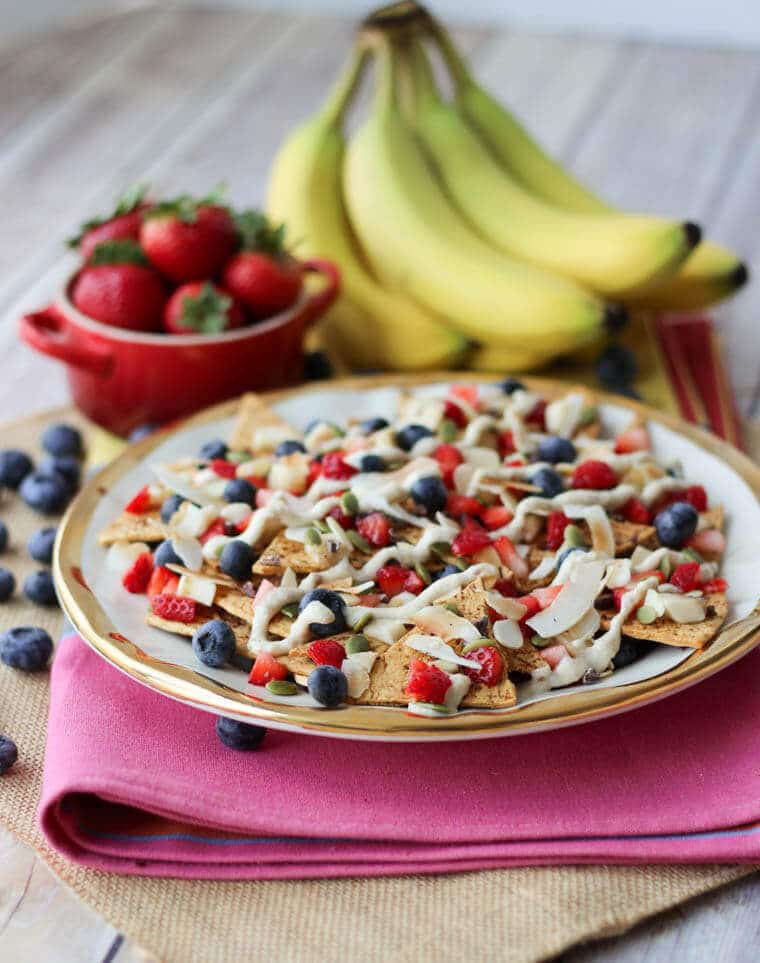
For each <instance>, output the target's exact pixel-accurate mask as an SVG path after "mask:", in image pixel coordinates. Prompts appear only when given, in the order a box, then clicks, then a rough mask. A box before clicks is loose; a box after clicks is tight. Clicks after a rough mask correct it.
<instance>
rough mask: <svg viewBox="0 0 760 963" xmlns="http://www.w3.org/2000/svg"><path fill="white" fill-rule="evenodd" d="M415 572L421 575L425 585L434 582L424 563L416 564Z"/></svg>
mask: <svg viewBox="0 0 760 963" xmlns="http://www.w3.org/2000/svg"><path fill="white" fill-rule="evenodd" d="M414 571H415V572H416V573H417V574H418V575H419V577H420V578H421V579H422V581H423V582H424V583H425V585H430V583H431V582H432V581H433V580H432V578H431V577H430V572H428V570H427V569H426V568H425V566H424V565H423V564H422V562H415V563H414Z"/></svg>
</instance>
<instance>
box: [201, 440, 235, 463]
mask: <svg viewBox="0 0 760 963" xmlns="http://www.w3.org/2000/svg"><path fill="white" fill-rule="evenodd" d="M227 450H228V449H227V445H226V444H225V443H224V442H223V441H222V440H221V438H214V439H213V440H212V441H207V442H206V444H205V445H203V447H202V448H201V450H200V452H199V453H198V454H199V455H200V457H201V458H206V459H208V461H213V460H214V459H215V458H226V457H227Z"/></svg>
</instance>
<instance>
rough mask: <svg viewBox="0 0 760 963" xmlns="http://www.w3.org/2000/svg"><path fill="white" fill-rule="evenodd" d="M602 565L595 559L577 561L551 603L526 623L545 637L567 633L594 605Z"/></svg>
mask: <svg viewBox="0 0 760 963" xmlns="http://www.w3.org/2000/svg"><path fill="white" fill-rule="evenodd" d="M605 567H606V566H605V563H604V562H603V561H597V560H593V561H584V562H583V564H579V565H578V566H577V568H576V569H575V572H574V573H573V576H572V578H571V580H570V581H569V582H566V583H565V584H564V585H563V586H562V591H561V592H560V593H559V595H558V596H557V597H556V599H555V600H554V601H553V602H552V604H551V605H549V606H548V607H547V608H545V609H544V610H543V612H539V613H538V614H537V615H534V616H533V618H532V619H529V620H528V625H529V626H530V627H531V628H532V629H533V631H534V632H537V633H538V634H539V635H540V636H542V637H543V638H545V639H550V638H553V637H554V636H555V635H558V634H559V633H560V632H566V631H567V630H568V629H569V628H571V627H572V626H573V625H575V624H576V622H579V621H580V619H581V618H582V617H583V616H584V615H585V614H586V612H588V610H589V609H590V608H592V607H593V605H594V601H595V600H596V597H597V595H598V594H599V590H600V588H601V582H602V577H603V576H604V570H605Z"/></svg>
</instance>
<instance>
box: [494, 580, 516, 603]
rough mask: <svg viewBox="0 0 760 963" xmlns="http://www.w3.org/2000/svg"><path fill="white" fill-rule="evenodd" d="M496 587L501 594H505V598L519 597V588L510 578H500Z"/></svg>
mask: <svg viewBox="0 0 760 963" xmlns="http://www.w3.org/2000/svg"><path fill="white" fill-rule="evenodd" d="M494 589H495V590H496V591H497V592H498V593H499V595H502V596H504V598H505V599H514V598H517V589H516V588H515V586H514V583H513V582H512V579H509V578H500V579H499V580H498V582H496V584H495V585H494Z"/></svg>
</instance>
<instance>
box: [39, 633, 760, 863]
mask: <svg viewBox="0 0 760 963" xmlns="http://www.w3.org/2000/svg"><path fill="white" fill-rule="evenodd" d="M40 820H41V823H42V828H43V830H44V832H45V834H46V836H47V838H48V840H49V841H50V842H51V843H52V845H53V846H55V847H56V848H57V849H59V850H61V851H62V852H64V853H65V854H66V855H68V856H69V857H71V858H72V859H74V860H76V861H77V862H80V863H84V864H86V865H88V866H92V867H95V868H98V869H103V870H110V871H113V872H118V873H133V874H143V875H153V876H180V877H203V878H210V879H274V878H307V877H323V876H376V875H390V874H399V873H440V872H450V871H456V870H470V869H479V868H485V867H488V868H493V867H500V866H526V865H539V864H547V863H553V864H556V863H639V862H647V863H651V862H660V861H663V862H704V861H724V862H755V861H760V650H757V651H755V652H753V653H751V654H750V655H748V656H747V657H746V658H744V659H743V660H742V661H741V662H739V663H737V664H736V665H735V666H733V667H731V668H729V669H727V670H726V671H724V672H723V673H721V674H720V675H718V676H716V677H714V678H712V679H709V680H707V681H706V682H704V683H702V684H701V685H698V686H696V687H695V688H693V689H690V690H689V691H687V692H685V693H683V694H681V695H678V696H674V697H672V698H670V699H666V700H664V701H662V702H659V703H657V704H655V705H652V706H649V707H646V708H643V709H639V710H637V711H635V712H630V713H626V714H623V715H619V716H615V717H613V718H610V719H607V720H604V721H601V722H596V723H591V724H588V725H582V726H576V727H574V728H570V729H566V730H564V731H558V732H550V733H544V734H541V735H532V736H520V737H512V738H504V739H488V740H484V741H478V742H469V743H459V744H457V743H442V744H438V745H424V744H405V745H383V744H380V743H367V742H355V741H345V740H334V739H326V738H320V737H317V736H296V735H290V734H288V733H282V732H276V731H272V732H270V733H268V735H267V738H266V740H265V742H264V745H263V746H262V748H261V749H260V750H259V751H257V752H252V753H241V752H235V751H233V750H230V749H226V748H225V747H224V746H222V745H221V743H219V741H218V740H217V737H216V734H215V731H214V719H213V717H212V716H210V715H207V714H206V713H204V712H200V711H198V710H196V709H192V708H188V707H186V706H183V705H181V704H179V703H177V702H173V701H171V700H170V699H167V698H165V697H163V696H161V695H158V694H156V693H154V692H151V691H150V690H148V689H146V688H144V687H142V686H140V685H138V683H136V682H134V681H132V680H131V679H129V678H127V677H126V676H124V675H122V674H121V673H120V672H118V671H117V670H116V669H114V668H112V667H111V666H109V665H108V664H107V663H106V662H104V661H103V660H102V659H101V658H100V657H99V656H98V655H96V654H95V653H94V652H93V651H91V650H90V649H89V648H88V647H87V645H85V643H84V642H82V640H81V639H79V638H78V637H77V636H68V637H67V638H65V639H64V640H63V641H62V642H61V645H60V647H59V650H58V653H57V655H56V659H55V662H54V665H53V670H52V692H51V705H50V724H49V731H48V747H47V757H46V760H45V776H44V785H43V791H42V800H41V803H40Z"/></svg>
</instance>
